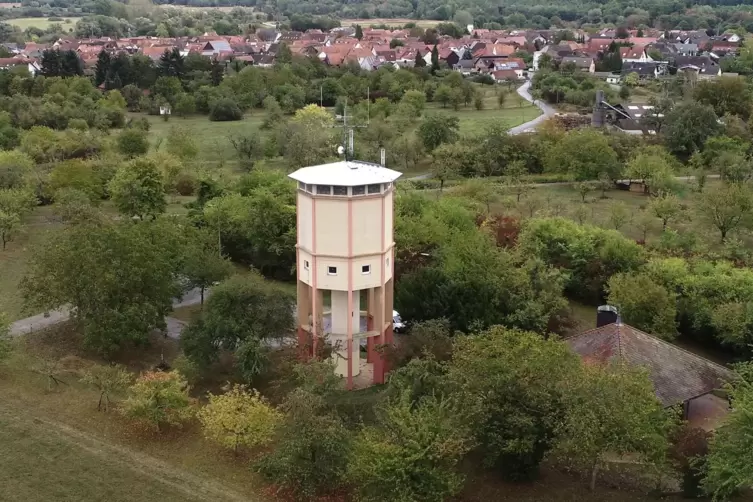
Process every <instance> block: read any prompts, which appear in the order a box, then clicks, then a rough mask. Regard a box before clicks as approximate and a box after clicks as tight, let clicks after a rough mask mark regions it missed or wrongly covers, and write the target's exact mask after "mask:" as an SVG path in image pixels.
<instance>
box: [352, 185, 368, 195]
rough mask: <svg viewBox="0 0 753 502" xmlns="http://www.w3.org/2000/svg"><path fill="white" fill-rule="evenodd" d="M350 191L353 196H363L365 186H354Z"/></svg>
mask: <svg viewBox="0 0 753 502" xmlns="http://www.w3.org/2000/svg"><path fill="white" fill-rule="evenodd" d="M351 190H352V191H353V195H363V194H365V193H366V186H365V185H358V186H354V187H353V188H352V189H351Z"/></svg>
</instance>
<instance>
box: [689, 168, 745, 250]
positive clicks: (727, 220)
mask: <svg viewBox="0 0 753 502" xmlns="http://www.w3.org/2000/svg"><path fill="white" fill-rule="evenodd" d="M697 210H698V213H699V215H700V216H701V219H703V220H704V221H706V222H707V223H708V224H710V225H712V226H713V227H715V228H716V229H717V230H718V231H719V236H720V239H721V242H722V243H724V241H725V240H726V239H727V235H728V234H729V232H731V231H733V230H735V229H737V228H740V227H741V226H744V225H748V224H749V223H750V217H751V215H752V214H753V195H751V192H750V187H749V186H748V185H742V184H729V183H722V184H720V185H714V186H712V187H709V188H708V189H707V190H705V191H704V192H702V193H701V195H700V198H699V202H698V206H697Z"/></svg>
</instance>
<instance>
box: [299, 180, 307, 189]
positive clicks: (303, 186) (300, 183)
mask: <svg viewBox="0 0 753 502" xmlns="http://www.w3.org/2000/svg"><path fill="white" fill-rule="evenodd" d="M298 188H300V189H301V190H306V183H304V182H302V181H299V182H298Z"/></svg>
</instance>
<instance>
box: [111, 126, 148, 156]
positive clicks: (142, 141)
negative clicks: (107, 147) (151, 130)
mask: <svg viewBox="0 0 753 502" xmlns="http://www.w3.org/2000/svg"><path fill="white" fill-rule="evenodd" d="M118 151H120V153H122V154H123V155H125V156H126V157H129V158H132V157H138V156H139V155H144V154H145V153H146V152H148V151H149V139H148V138H147V137H146V131H144V130H142V129H136V128H129V129H123V131H121V133H120V134H119V135H118Z"/></svg>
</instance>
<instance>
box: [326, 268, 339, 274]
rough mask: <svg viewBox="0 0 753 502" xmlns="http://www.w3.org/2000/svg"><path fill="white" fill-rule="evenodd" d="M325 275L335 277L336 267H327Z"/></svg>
mask: <svg viewBox="0 0 753 502" xmlns="http://www.w3.org/2000/svg"><path fill="white" fill-rule="evenodd" d="M327 275H337V267H327Z"/></svg>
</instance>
